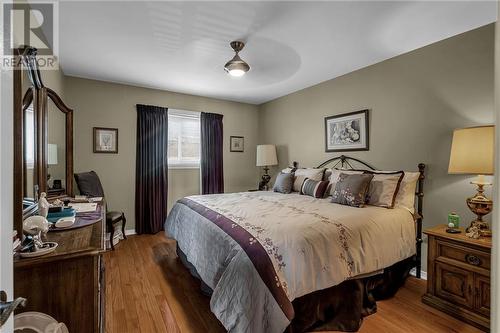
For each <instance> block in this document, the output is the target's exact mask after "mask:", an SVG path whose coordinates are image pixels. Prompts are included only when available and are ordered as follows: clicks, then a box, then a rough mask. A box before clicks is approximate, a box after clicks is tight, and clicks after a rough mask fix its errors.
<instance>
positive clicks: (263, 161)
mask: <svg viewBox="0 0 500 333" xmlns="http://www.w3.org/2000/svg"><path fill="white" fill-rule="evenodd" d="M277 164H278V157H276V146H275V145H258V146H257V166H270V165H277Z"/></svg>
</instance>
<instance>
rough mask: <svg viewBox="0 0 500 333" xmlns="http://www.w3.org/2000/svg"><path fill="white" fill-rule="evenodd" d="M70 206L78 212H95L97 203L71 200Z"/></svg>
mask: <svg viewBox="0 0 500 333" xmlns="http://www.w3.org/2000/svg"><path fill="white" fill-rule="evenodd" d="M69 206H70V207H71V208H73V209H74V210H75V212H76V213H77V214H78V213H89V212H95V211H96V209H97V203H92V202H91V203H87V202H71V203H70V204H69Z"/></svg>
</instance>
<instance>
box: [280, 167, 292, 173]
mask: <svg viewBox="0 0 500 333" xmlns="http://www.w3.org/2000/svg"><path fill="white" fill-rule="evenodd" d="M292 170H293V169H292V168H290V167H288V168H284V169H283V170H281V173H292Z"/></svg>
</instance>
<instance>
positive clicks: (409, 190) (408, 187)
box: [394, 171, 420, 214]
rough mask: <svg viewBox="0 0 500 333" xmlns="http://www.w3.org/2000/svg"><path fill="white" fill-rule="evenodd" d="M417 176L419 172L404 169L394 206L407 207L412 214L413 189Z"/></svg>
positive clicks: (414, 188) (415, 186) (414, 189)
mask: <svg viewBox="0 0 500 333" xmlns="http://www.w3.org/2000/svg"><path fill="white" fill-rule="evenodd" d="M419 177H420V172H410V171H405V176H404V177H403V180H402V181H401V184H400V185H399V192H398V195H397V196H396V202H395V203H394V207H402V208H405V209H408V210H409V211H410V213H412V214H414V213H415V191H416V188H417V181H418V178H419Z"/></svg>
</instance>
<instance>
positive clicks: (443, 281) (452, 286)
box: [422, 225, 491, 331]
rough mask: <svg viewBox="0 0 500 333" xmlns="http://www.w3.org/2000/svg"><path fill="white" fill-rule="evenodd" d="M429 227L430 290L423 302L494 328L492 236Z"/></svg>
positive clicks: (428, 265)
mask: <svg viewBox="0 0 500 333" xmlns="http://www.w3.org/2000/svg"><path fill="white" fill-rule="evenodd" d="M460 230H461V231H462V232H461V233H460V234H449V233H447V232H446V226H445V225H440V226H436V227H434V228H431V229H427V230H426V231H425V232H424V233H425V234H426V235H427V236H428V237H429V242H428V253H427V279H428V280H427V293H426V294H425V295H424V296H422V301H423V302H424V303H425V304H427V305H430V306H432V307H434V308H436V309H439V310H441V311H443V312H446V313H448V314H449V315H452V316H454V317H456V318H460V319H462V320H463V321H466V322H468V323H470V324H472V325H474V326H476V327H479V328H481V329H482V330H485V331H489V327H490V267H491V259H490V258H491V238H485V237H481V238H479V239H472V238H468V237H467V236H465V232H464V230H463V229H462V228H461V229H460Z"/></svg>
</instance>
